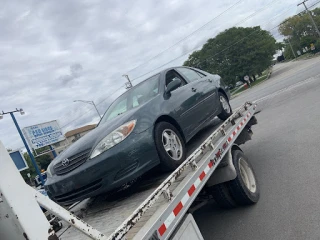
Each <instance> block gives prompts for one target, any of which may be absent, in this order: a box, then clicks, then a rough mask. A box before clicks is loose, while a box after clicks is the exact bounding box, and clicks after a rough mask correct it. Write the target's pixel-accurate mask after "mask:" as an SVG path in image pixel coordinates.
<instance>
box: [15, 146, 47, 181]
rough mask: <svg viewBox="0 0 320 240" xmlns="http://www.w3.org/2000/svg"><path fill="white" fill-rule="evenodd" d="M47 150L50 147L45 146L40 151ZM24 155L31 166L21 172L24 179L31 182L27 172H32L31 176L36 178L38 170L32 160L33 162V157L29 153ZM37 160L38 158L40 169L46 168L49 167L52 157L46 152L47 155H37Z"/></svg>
mask: <svg viewBox="0 0 320 240" xmlns="http://www.w3.org/2000/svg"><path fill="white" fill-rule="evenodd" d="M47 150H48V148H47V147H44V148H40V149H39V152H44V151H47ZM33 155H35V152H33ZM23 156H24V159H25V160H26V162H27V164H28V166H29V168H28V169H26V170H24V171H22V172H20V173H21V176H22V177H23V179H24V180H25V181H26V182H29V178H28V176H27V174H28V173H30V175H31V178H34V177H35V176H36V175H37V172H36V170H35V168H34V166H33V164H32V162H31V158H30V156H29V154H28V153H24V154H23ZM35 160H36V163H37V166H38V168H39V169H44V170H46V169H47V168H48V166H49V164H50V162H51V160H52V158H51V157H50V156H49V155H47V154H45V155H41V156H37V157H35Z"/></svg>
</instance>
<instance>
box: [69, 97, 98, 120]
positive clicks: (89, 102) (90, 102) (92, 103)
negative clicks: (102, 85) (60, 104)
mask: <svg viewBox="0 0 320 240" xmlns="http://www.w3.org/2000/svg"><path fill="white" fill-rule="evenodd" d="M73 102H83V103H88V104H90V105H93V106H94V108H95V109H96V111H97V113H98V115H99V117H100V119H102V117H101V115H100V113H99V111H98V108H97V106H96V104H95V103H94V101H85V100H74V101H73Z"/></svg>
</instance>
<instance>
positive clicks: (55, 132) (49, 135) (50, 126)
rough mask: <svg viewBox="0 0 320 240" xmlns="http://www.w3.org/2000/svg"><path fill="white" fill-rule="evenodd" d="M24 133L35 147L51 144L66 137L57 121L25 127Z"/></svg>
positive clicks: (30, 144)
mask: <svg viewBox="0 0 320 240" xmlns="http://www.w3.org/2000/svg"><path fill="white" fill-rule="evenodd" d="M23 135H24V136H25V137H26V139H27V140H28V143H29V146H30V147H31V148H33V149H38V148H41V147H45V146H49V145H51V144H54V143H57V142H60V141H62V140H64V139H65V137H64V135H63V133H62V131H61V129H60V127H59V125H58V123H57V121H51V122H46V123H41V124H38V125H33V126H30V127H25V128H24V129H23Z"/></svg>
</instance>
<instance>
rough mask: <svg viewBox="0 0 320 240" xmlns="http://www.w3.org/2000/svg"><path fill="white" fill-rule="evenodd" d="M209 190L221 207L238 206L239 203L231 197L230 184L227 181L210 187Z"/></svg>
mask: <svg viewBox="0 0 320 240" xmlns="http://www.w3.org/2000/svg"><path fill="white" fill-rule="evenodd" d="M207 191H208V193H209V194H210V195H211V196H212V198H213V199H214V201H215V202H216V204H217V205H218V206H219V207H221V208H225V209H230V208H234V207H236V206H237V203H236V202H235V201H234V200H233V198H232V197H231V195H230V192H229V189H228V186H227V185H226V184H225V183H220V184H217V185H214V186H211V187H208V189H207Z"/></svg>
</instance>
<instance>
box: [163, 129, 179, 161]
mask: <svg viewBox="0 0 320 240" xmlns="http://www.w3.org/2000/svg"><path fill="white" fill-rule="evenodd" d="M162 144H163V147H164V150H165V151H166V152H167V154H168V155H169V156H170V157H171V158H172V159H173V160H176V161H178V160H180V159H181V157H182V155H183V149H182V144H181V141H180V139H179V137H178V135H177V134H176V133H175V132H174V131H172V130H171V129H165V130H164V131H163V132H162Z"/></svg>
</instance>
